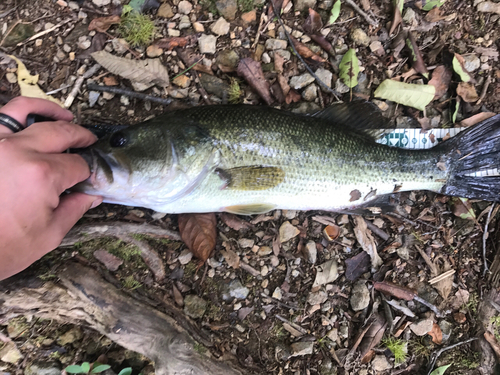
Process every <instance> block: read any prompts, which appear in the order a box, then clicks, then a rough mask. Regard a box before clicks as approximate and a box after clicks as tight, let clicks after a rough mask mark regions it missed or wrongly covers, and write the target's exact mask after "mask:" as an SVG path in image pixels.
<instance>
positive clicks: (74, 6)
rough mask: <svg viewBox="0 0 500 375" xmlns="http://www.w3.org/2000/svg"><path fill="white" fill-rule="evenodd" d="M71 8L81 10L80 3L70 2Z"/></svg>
mask: <svg viewBox="0 0 500 375" xmlns="http://www.w3.org/2000/svg"><path fill="white" fill-rule="evenodd" d="M68 6H69V9H71V10H74V11H75V12H77V11H79V10H80V5H78V3H77V2H76V1H70V2H68Z"/></svg>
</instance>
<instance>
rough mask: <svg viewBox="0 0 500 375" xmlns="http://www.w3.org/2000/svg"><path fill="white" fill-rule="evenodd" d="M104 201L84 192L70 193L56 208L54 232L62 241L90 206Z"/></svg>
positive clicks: (53, 220)
mask: <svg viewBox="0 0 500 375" xmlns="http://www.w3.org/2000/svg"><path fill="white" fill-rule="evenodd" d="M101 203H102V197H98V196H93V195H87V194H83V193H70V194H68V195H65V196H64V197H62V198H61V201H60V203H59V206H58V207H57V208H56V209H55V210H54V214H53V218H52V222H51V226H52V228H51V229H52V233H54V234H55V235H56V237H57V241H58V243H57V244H56V246H58V245H59V243H60V241H61V240H62V239H63V238H64V236H65V235H66V234H67V233H68V232H69V230H70V229H71V228H72V227H73V226H74V225H75V224H76V222H77V221H78V220H80V218H81V217H82V216H83V215H84V214H85V212H87V211H88V210H89V209H90V208H95V207H97V206H98V205H100V204H101Z"/></svg>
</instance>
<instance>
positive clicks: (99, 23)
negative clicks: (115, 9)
mask: <svg viewBox="0 0 500 375" xmlns="http://www.w3.org/2000/svg"><path fill="white" fill-rule="evenodd" d="M120 21H121V17H120V16H118V15H114V16H108V17H99V18H94V19H93V20H92V21H91V22H90V24H89V31H92V30H95V31H98V32H100V33H105V32H106V31H108V29H109V28H110V27H111V26H112V25H116V24H118V23H120Z"/></svg>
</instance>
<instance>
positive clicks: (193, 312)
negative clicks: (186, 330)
mask: <svg viewBox="0 0 500 375" xmlns="http://www.w3.org/2000/svg"><path fill="white" fill-rule="evenodd" d="M206 309H207V302H206V301H205V300H204V299H202V298H200V297H198V296H196V295H194V294H190V295H188V296H186V297H185V298H184V313H185V314H186V315H187V316H189V317H191V318H193V319H198V318H201V317H202V316H203V315H204V314H205V311H206Z"/></svg>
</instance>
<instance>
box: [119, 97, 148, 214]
mask: <svg viewBox="0 0 500 375" xmlns="http://www.w3.org/2000/svg"><path fill="white" fill-rule="evenodd" d="M120 103H121V104H123V105H124V106H128V105H130V98H129V97H128V96H126V95H122V96H120ZM143 215H144V213H143Z"/></svg>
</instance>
